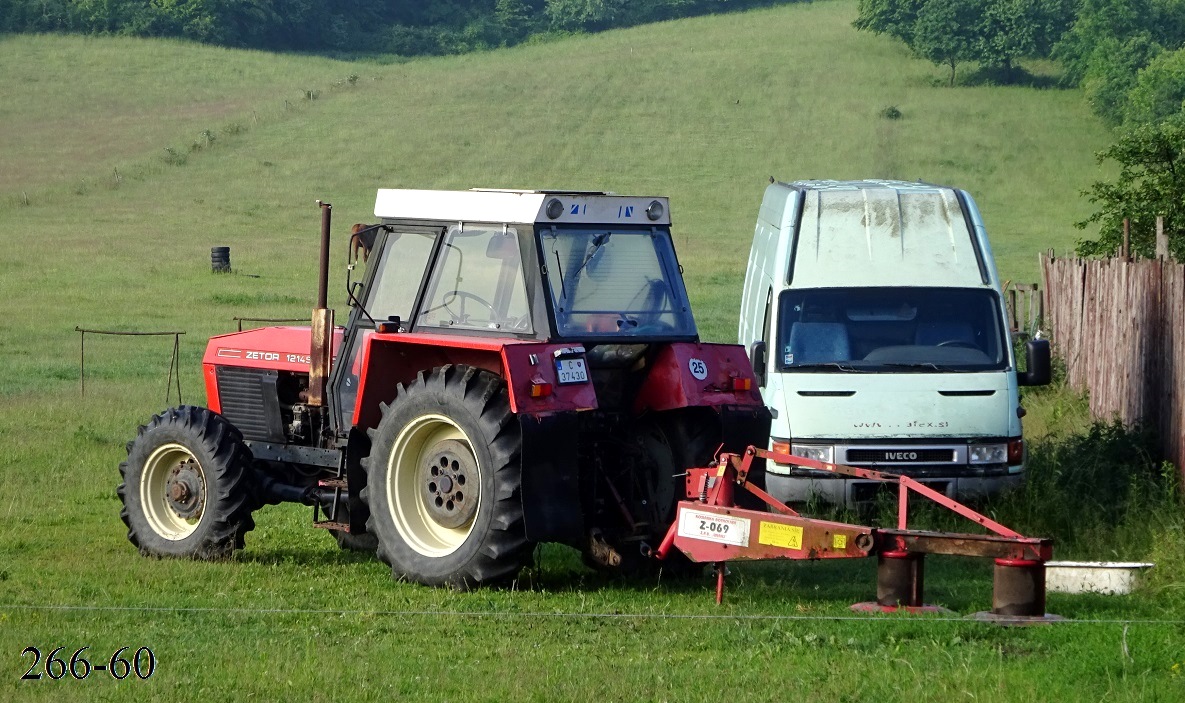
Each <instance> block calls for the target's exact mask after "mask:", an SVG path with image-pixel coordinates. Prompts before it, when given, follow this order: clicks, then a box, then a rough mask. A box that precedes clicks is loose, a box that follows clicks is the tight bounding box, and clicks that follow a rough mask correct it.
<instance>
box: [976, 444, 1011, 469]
mask: <svg viewBox="0 0 1185 703" xmlns="http://www.w3.org/2000/svg"><path fill="white" fill-rule="evenodd" d="M969 450H970V451H969V452H968V461H969V463H972V464H1004V463H1006V462H1007V461H1008V445H1007V444H972V445H971V446H970V447H969Z"/></svg>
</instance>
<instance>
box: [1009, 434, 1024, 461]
mask: <svg viewBox="0 0 1185 703" xmlns="http://www.w3.org/2000/svg"><path fill="white" fill-rule="evenodd" d="M1024 460H1025V441H1024V439H1023V438H1021V437H1013V438H1012V439H1010V440H1008V463H1009V464H1011V465H1013V466H1015V465H1017V464H1020V463H1023V462H1024Z"/></svg>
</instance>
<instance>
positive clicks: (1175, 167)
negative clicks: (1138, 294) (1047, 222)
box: [1077, 113, 1185, 259]
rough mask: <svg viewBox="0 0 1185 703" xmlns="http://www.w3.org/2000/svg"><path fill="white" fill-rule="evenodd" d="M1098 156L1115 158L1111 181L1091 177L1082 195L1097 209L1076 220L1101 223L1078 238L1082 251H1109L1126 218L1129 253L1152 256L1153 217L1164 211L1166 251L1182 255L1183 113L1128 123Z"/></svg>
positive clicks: (1184, 199) (1184, 218) (1112, 250)
mask: <svg viewBox="0 0 1185 703" xmlns="http://www.w3.org/2000/svg"><path fill="white" fill-rule="evenodd" d="M1097 156H1098V160H1099V162H1100V163H1101V162H1103V161H1106V160H1107V159H1114V160H1115V161H1117V162H1119V165H1120V171H1119V177H1118V178H1117V179H1116V180H1115V181H1114V182H1102V181H1100V182H1096V183H1094V184H1093V185H1092V186H1091V187H1090V188H1089V189H1088V190H1086V191H1085V192H1084V193H1083V195H1085V196H1087V198H1088V199H1089V200H1090V202H1092V203H1094V204H1095V205H1097V206H1099V208H1100V209H1099V210H1098V211H1097V212H1095V213H1094V214H1093V215H1091V216H1090V217H1089V218H1087V219H1086V220H1084V221H1082V222H1079V223H1077V226H1078V228H1079V229H1085V228H1086V227H1088V226H1089V225H1091V224H1093V223H1097V224H1099V225H1100V232H1099V237H1098V239H1093V240H1080V241H1079V242H1078V247H1077V249H1078V253H1079V254H1080V255H1082V256H1109V255H1112V254H1114V253H1115V251H1116V249H1117V248H1118V247H1119V245H1120V243H1121V242H1122V240H1123V219H1124V218H1125V217H1126V218H1129V220H1130V221H1131V250H1132V253H1133V254H1137V255H1141V256H1152V255H1154V253H1155V249H1156V217H1157V215H1163V216H1164V218H1165V220H1164V227H1165V233H1166V234H1167V235H1168V238H1169V251H1170V253H1171V254H1172V255H1173V256H1174V257H1176V258H1178V259H1185V113H1178V114H1177V115H1175V116H1173V117H1172V118H1171V119H1168V120H1165V121H1163V122H1160V123H1157V124H1146V125H1139V126H1136V127H1132V128H1130V129H1128V130H1127V131H1125V132H1123V133H1122V134H1121V135H1120V137H1119V139H1118V141H1116V142H1115V143H1114V144H1112V145H1111V146H1110V147H1108V148H1107V149H1105V150H1103V151H1101V152H1099V153H1098V155H1097Z"/></svg>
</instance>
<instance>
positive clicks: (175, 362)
mask: <svg viewBox="0 0 1185 703" xmlns="http://www.w3.org/2000/svg"><path fill="white" fill-rule="evenodd" d="M74 331H75V332H77V333H78V336H79V344H80V347H79V351H78V383H79V385H80V393H81V395H82V397H84V398H85V397H86V336H87V335H88V334H98V335H107V336H112V337H170V336H171V337H172V338H173V353H172V356H171V357H170V358H169V376H168V379H167V380H166V381H165V405H168V404H169V401H170V399H172V397H173V387H174V385H176V388H177V403H178V404H180V403H181V402H182V400H181V335H183V334H185V332H179V331H171V332H122V331H116V330H89V329H83V328H82V327H77V326H76V327H75V328H74ZM174 379H175V380H174Z"/></svg>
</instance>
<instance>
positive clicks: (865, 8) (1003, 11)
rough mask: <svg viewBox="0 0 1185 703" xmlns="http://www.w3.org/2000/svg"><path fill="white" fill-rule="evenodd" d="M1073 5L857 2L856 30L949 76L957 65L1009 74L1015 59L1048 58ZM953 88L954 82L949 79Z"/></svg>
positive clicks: (1048, 0)
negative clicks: (974, 64) (888, 39)
mask: <svg viewBox="0 0 1185 703" xmlns="http://www.w3.org/2000/svg"><path fill="white" fill-rule="evenodd" d="M1073 2H1074V0H980V1H979V2H967V1H966V0H860V5H859V14H858V16H857V18H856V21H855V22H853V23H852V24H853V25H854V26H855V27H856V29H861V30H866V31H870V32H875V33H877V34H888V35H889V36H892V37H896V38H898V39H900V40H901V41H903V42H905V44H906V46H908V47H909V48H910V50H911V51H913V53H914V54H915V55H917V56H920V57H923V58H927V59H929V60H931V61H933V62H934V63H935V64H938V65H943V64H945V65H948V66H950V67H951V73H952V74H953V73H954V71H955V67H956V66H957V64H958V63H959V62H961V61H978V62H979V63H980V64H981V65H982V66H984V67H986V68H992V69H1003V72H1004V74H1005V76H1008V75H1009V74H1011V73H1012V69H1013V66H1014V64H1015V62H1016V60H1017V59H1019V58H1024V57H1030V56H1048V55H1049V52H1050V50H1051V48H1052V46H1053V44H1054V41H1055V40H1056V38H1057V37H1059V36H1061V34H1062V33H1063V32H1064V31H1065V30H1066V28H1067V27H1068V26H1069V22H1070V19H1071V18H1072V16H1073ZM952 85H953V79H952Z"/></svg>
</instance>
